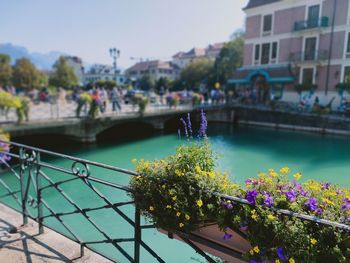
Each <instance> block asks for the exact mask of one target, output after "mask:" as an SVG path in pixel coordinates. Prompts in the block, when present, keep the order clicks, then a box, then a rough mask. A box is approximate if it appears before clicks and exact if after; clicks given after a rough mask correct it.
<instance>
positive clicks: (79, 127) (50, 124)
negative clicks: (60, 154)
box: [2, 106, 234, 143]
mask: <svg viewBox="0 0 350 263" xmlns="http://www.w3.org/2000/svg"><path fill="white" fill-rule="evenodd" d="M199 111H200V110H199V109H193V108H191V109H180V110H166V111H159V112H146V113H145V114H144V115H143V116H141V115H139V114H138V113H137V114H135V113H134V114H124V115H109V116H101V117H98V118H96V119H78V118H70V119H59V120H54V121H36V122H28V123H23V124H7V125H2V128H3V129H4V130H6V131H7V132H9V133H10V134H11V137H15V138H16V137H22V136H30V135H40V134H43V135H45V134H52V135H63V136H67V137H68V138H70V139H73V140H76V141H80V142H88V143H90V142H95V141H96V138H97V136H98V135H99V134H100V133H102V132H104V131H106V130H108V129H112V128H116V127H118V126H120V127H123V125H127V124H139V125H141V126H138V127H139V128H140V129H142V125H147V126H148V127H149V128H152V129H154V130H163V129H164V128H166V127H167V126H168V127H171V126H172V127H175V126H176V127H179V118H180V117H181V116H184V115H185V114H187V113H188V112H190V113H191V116H192V120H193V121H199V116H200V114H199ZM205 112H206V115H207V119H208V122H213V121H215V122H233V120H234V114H233V112H234V111H233V109H232V108H231V107H226V106H211V107H205ZM124 127H125V126H124Z"/></svg>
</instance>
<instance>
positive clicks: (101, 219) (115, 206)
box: [0, 140, 350, 263]
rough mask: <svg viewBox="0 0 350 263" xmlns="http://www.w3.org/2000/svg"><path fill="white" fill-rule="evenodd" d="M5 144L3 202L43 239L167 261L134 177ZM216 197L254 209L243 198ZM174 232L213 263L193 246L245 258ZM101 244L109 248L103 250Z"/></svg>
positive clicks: (0, 182) (0, 180) (0, 179)
mask: <svg viewBox="0 0 350 263" xmlns="http://www.w3.org/2000/svg"><path fill="white" fill-rule="evenodd" d="M0 142H1V143H6V144H9V145H10V147H11V152H6V151H0V163H1V166H2V168H1V170H2V171H1V173H0V202H2V203H4V204H6V205H9V206H11V207H13V208H14V209H16V210H18V211H19V212H21V214H22V216H23V224H27V223H28V219H29V218H31V219H33V220H35V221H36V222H37V223H38V232H39V234H41V233H43V231H44V226H45V227H48V228H50V229H52V230H54V231H56V232H59V233H60V234H62V235H64V236H66V237H67V238H69V239H71V240H73V241H75V242H76V243H78V244H79V245H80V247H81V255H83V253H84V248H85V247H86V248H89V249H90V250H92V251H94V252H96V253H98V254H100V255H102V256H104V257H106V258H108V259H110V260H112V261H115V262H117V261H119V260H120V258H121V257H122V258H123V259H124V261H127V262H136V263H138V262H145V261H142V260H141V253H140V250H141V249H143V250H145V251H146V253H148V254H149V256H151V257H152V258H153V259H154V261H157V262H166V261H165V260H164V259H162V258H161V257H160V256H159V255H158V254H157V253H156V252H155V251H154V250H153V249H152V248H151V247H150V246H149V245H148V244H147V243H146V242H145V241H144V240H143V238H142V232H143V230H145V229H150V228H154V227H155V226H154V225H153V224H149V223H145V222H144V220H143V219H142V217H141V215H140V210H139V208H138V207H137V204H135V202H134V201H133V200H131V198H130V197H129V196H128V193H130V192H131V190H130V189H129V188H128V187H127V186H126V185H127V182H128V180H129V178H128V175H129V176H135V175H136V173H135V172H133V171H130V170H126V169H122V168H119V167H115V166H111V165H106V164H102V163H99V162H94V161H88V160H85V159H81V158H76V157H73V156H69V155H65V154H60V153H56V152H52V151H48V150H43V149H39V148H36V147H31V146H27V145H23V144H19V143H15V142H5V141H1V140H0ZM8 157H11V158H12V160H8ZM53 160H54V161H53ZM123 175H124V176H123ZM211 194H213V195H219V196H220V197H221V198H222V199H223V200H231V201H233V202H236V203H241V204H244V205H250V204H249V202H248V201H247V200H245V199H242V198H239V197H235V196H225V195H221V194H217V193H211ZM275 212H277V213H280V214H282V215H285V216H293V217H298V218H301V219H303V220H308V221H311V222H315V223H318V224H322V225H325V226H332V227H337V228H341V229H343V230H346V231H349V232H350V226H348V225H345V224H340V223H337V222H331V221H328V220H324V219H320V218H316V217H314V216H309V215H305V214H300V213H294V212H291V211H288V210H283V209H275ZM72 217H74V218H72ZM114 219H117V220H115V221H113V220H114ZM87 229H88V231H87ZM86 232H89V233H86ZM175 233H176V234H177V235H178V236H180V237H181V239H183V240H184V241H185V242H186V243H187V244H189V245H190V246H191V247H192V248H194V249H195V250H196V252H198V254H200V255H201V256H203V257H204V258H205V259H206V260H207V261H208V262H215V261H214V260H212V259H211V257H209V256H208V255H207V254H206V253H204V252H203V251H202V250H201V249H200V248H199V247H198V246H197V245H196V244H194V243H193V242H192V241H194V242H195V243H197V244H198V243H199V244H202V245H205V246H207V247H211V248H213V249H217V250H218V251H226V252H225V253H228V254H229V255H231V256H232V255H235V257H237V258H240V259H241V258H242V257H241V256H242V255H240V254H239V253H238V252H237V251H235V250H232V249H231V250H230V249H228V248H227V247H224V250H223V247H222V246H221V247H220V244H217V243H215V242H213V241H212V240H208V239H203V238H201V239H199V237H197V236H195V235H192V234H187V233H181V232H177V231H175ZM116 235H117V236H116ZM169 236H171V234H169ZM191 240H192V241H191ZM126 244H127V245H126ZM101 245H105V246H108V249H107V250H106V249H101ZM111 248H113V251H114V252H115V253H113V252H111ZM116 255H117V256H116Z"/></svg>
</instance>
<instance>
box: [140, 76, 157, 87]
mask: <svg viewBox="0 0 350 263" xmlns="http://www.w3.org/2000/svg"><path fill="white" fill-rule="evenodd" d="M138 87H139V89H142V90H146V91H148V90H151V89H153V88H154V82H153V80H152V79H151V77H150V76H149V75H143V76H142V78H141V79H139V80H138Z"/></svg>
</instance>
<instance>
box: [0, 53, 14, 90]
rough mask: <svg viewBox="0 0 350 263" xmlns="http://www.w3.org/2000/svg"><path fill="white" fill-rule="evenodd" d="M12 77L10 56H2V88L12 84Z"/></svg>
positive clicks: (0, 60) (0, 59) (0, 78)
mask: <svg viewBox="0 0 350 263" xmlns="http://www.w3.org/2000/svg"><path fill="white" fill-rule="evenodd" d="M11 77H12V67H11V58H10V57H9V56H8V55H5V54H0V86H1V85H8V84H10V82H11Z"/></svg>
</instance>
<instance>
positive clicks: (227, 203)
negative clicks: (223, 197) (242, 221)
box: [221, 201, 233, 210]
mask: <svg viewBox="0 0 350 263" xmlns="http://www.w3.org/2000/svg"><path fill="white" fill-rule="evenodd" d="M221 204H222V206H223V207H225V208H227V209H228V210H232V209H233V205H232V203H230V202H224V201H223V202H222V203H221Z"/></svg>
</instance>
